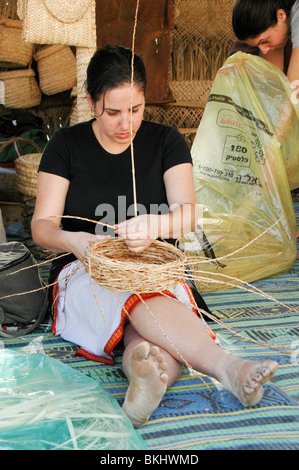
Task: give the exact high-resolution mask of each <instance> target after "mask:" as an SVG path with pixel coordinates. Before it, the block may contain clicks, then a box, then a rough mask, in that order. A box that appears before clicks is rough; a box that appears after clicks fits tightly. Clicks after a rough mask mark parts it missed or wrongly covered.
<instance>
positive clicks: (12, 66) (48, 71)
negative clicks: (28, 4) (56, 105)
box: [0, 19, 77, 109]
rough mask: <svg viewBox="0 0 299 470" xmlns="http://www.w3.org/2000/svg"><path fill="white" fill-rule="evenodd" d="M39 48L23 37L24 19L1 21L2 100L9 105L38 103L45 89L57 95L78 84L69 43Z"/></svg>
mask: <svg viewBox="0 0 299 470" xmlns="http://www.w3.org/2000/svg"><path fill="white" fill-rule="evenodd" d="M36 48H37V46H35V45H34V44H30V43H26V42H24V41H23V39H22V21H19V20H15V19H7V20H6V21H4V22H3V23H1V24H0V104H3V105H4V106H5V107H6V108H22V109H23V108H32V107H35V106H38V105H39V104H40V102H41V98H42V93H44V94H45V95H54V94H57V93H60V92H63V91H66V90H69V89H71V88H72V87H73V86H74V85H75V84H76V80H77V70H76V57H75V55H74V53H73V51H72V50H71V48H70V47H69V46H66V45H51V46H42V47H39V48H38V49H37V50H36V51H35V49H36ZM33 59H34V60H35V61H36V63H37V67H35V69H36V68H37V73H38V76H36V71H35V69H34V68H33Z"/></svg>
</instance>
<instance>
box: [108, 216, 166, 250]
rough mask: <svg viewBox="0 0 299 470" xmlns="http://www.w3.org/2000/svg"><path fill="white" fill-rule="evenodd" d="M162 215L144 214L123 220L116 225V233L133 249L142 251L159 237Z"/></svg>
mask: <svg viewBox="0 0 299 470" xmlns="http://www.w3.org/2000/svg"><path fill="white" fill-rule="evenodd" d="M161 217H162V216H161V215H155V214H149V215H147V214H144V215H139V216H137V217H134V218H132V219H129V220H126V221H125V222H121V223H120V224H117V225H116V226H115V228H116V233H117V234H118V236H119V237H120V238H123V239H124V240H125V243H126V245H127V246H128V248H129V249H130V250H131V251H134V252H135V253H140V252H141V251H143V250H145V249H146V248H148V247H149V246H150V245H151V243H152V242H153V241H154V240H155V239H156V238H158V237H159V235H160V229H161V227H160V226H161Z"/></svg>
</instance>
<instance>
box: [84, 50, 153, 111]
mask: <svg viewBox="0 0 299 470" xmlns="http://www.w3.org/2000/svg"><path fill="white" fill-rule="evenodd" d="M131 79H132V51H131V49H128V48H126V47H124V46H119V45H115V46H113V45H110V44H108V45H106V46H104V47H101V48H100V49H98V50H97V51H96V52H95V53H94V55H93V56H92V58H91V60H90V62H89V65H88V67H87V79H86V90H87V91H88V93H89V94H90V96H91V98H92V100H93V102H96V101H98V99H99V98H100V96H102V95H103V94H105V93H106V92H107V91H108V90H111V89H112V88H116V87H118V86H120V85H123V84H124V83H131ZM133 80H134V84H136V85H139V86H140V88H141V89H142V90H143V91H144V93H145V89H146V72H145V66H144V63H143V60H142V57H141V56H139V55H138V54H134V75H133Z"/></svg>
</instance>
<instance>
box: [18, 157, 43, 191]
mask: <svg viewBox="0 0 299 470" xmlns="http://www.w3.org/2000/svg"><path fill="white" fill-rule="evenodd" d="M41 156H42V154H41V153H30V154H27V155H22V156H21V157H19V158H17V159H16V160H15V167H16V178H15V184H16V187H17V189H18V190H19V191H20V193H22V194H24V195H26V196H33V197H36V187H37V174H38V167H39V164H40V160H41Z"/></svg>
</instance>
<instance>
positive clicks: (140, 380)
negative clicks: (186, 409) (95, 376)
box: [122, 342, 168, 428]
mask: <svg viewBox="0 0 299 470" xmlns="http://www.w3.org/2000/svg"><path fill="white" fill-rule="evenodd" d="M127 370H128V373H129V378H130V385H129V388H128V390H127V393H126V397H125V401H124V404H123V407H122V408H123V411H124V412H125V414H126V415H127V416H128V418H129V419H130V420H131V422H132V424H133V426H134V427H135V428H138V427H141V426H143V425H144V424H145V423H146V422H147V421H148V419H149V417H150V415H151V414H152V413H153V412H154V411H155V409H156V408H157V407H158V406H159V403H160V401H161V400H162V398H163V395H164V394H165V392H166V388H167V380H168V376H167V373H166V370H167V364H166V362H165V360H164V356H163V354H160V350H159V348H158V347H157V346H151V345H150V344H149V343H147V342H142V343H140V344H139V345H138V346H136V347H135V349H134V350H133V352H132V355H131V358H130V360H129V363H128V364H127Z"/></svg>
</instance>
